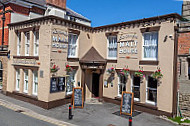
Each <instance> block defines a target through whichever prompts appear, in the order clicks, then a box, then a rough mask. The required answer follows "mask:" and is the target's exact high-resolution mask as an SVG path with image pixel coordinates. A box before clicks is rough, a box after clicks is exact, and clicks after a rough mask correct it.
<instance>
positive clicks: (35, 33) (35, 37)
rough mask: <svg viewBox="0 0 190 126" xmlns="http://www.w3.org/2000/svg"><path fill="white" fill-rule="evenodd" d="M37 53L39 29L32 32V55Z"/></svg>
mask: <svg viewBox="0 0 190 126" xmlns="http://www.w3.org/2000/svg"><path fill="white" fill-rule="evenodd" d="M38 53H39V31H35V32H34V56H38Z"/></svg>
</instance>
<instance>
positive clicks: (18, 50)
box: [17, 32, 21, 56]
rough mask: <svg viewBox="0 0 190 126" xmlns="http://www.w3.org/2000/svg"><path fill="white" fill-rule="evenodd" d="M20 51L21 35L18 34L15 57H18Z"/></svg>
mask: <svg viewBox="0 0 190 126" xmlns="http://www.w3.org/2000/svg"><path fill="white" fill-rule="evenodd" d="M20 51H21V33H20V32H19V33H18V34H17V55H18V56H19V55H20Z"/></svg>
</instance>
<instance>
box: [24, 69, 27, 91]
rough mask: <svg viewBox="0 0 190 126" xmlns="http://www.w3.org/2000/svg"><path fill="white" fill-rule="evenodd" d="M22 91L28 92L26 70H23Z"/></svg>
mask: <svg viewBox="0 0 190 126" xmlns="http://www.w3.org/2000/svg"><path fill="white" fill-rule="evenodd" d="M24 93H28V70H24Z"/></svg>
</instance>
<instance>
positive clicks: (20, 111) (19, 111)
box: [15, 110, 24, 113]
mask: <svg viewBox="0 0 190 126" xmlns="http://www.w3.org/2000/svg"><path fill="white" fill-rule="evenodd" d="M15 112H18V113H22V112H24V111H23V110H16V111H15Z"/></svg>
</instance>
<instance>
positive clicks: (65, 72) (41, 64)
mask: <svg viewBox="0 0 190 126" xmlns="http://www.w3.org/2000/svg"><path fill="white" fill-rule="evenodd" d="M180 19H181V17H180V15H178V14H175V13H174V14H168V15H162V16H158V17H151V18H144V19H140V20H134V21H128V22H123V23H118V24H112V25H106V26H100V27H90V26H86V25H83V24H79V23H76V22H72V21H69V20H66V19H62V18H59V17H56V16H46V17H40V18H36V19H31V20H27V21H22V22H18V23H12V24H9V36H10V37H9V45H10V46H9V50H10V59H9V61H8V73H9V74H8V83H7V95H8V96H11V97H14V98H16V99H20V100H23V101H26V102H30V103H32V104H35V105H38V106H40V107H43V108H45V109H50V108H53V107H56V106H60V105H63V104H66V103H69V102H71V95H72V89H73V87H82V88H83V89H84V99H85V100H87V99H91V98H97V99H99V101H100V102H101V101H106V102H112V103H115V104H118V105H120V102H121V96H122V91H127V92H133V93H134V108H135V109H136V110H140V111H145V112H149V113H153V114H156V115H167V116H173V115H175V114H176V103H177V102H176V100H177V96H176V92H177V80H176V79H177V78H176V75H177V72H176V66H177V65H176V62H177V41H176V40H177V34H176V30H177V22H178V21H179V20H180Z"/></svg>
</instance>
